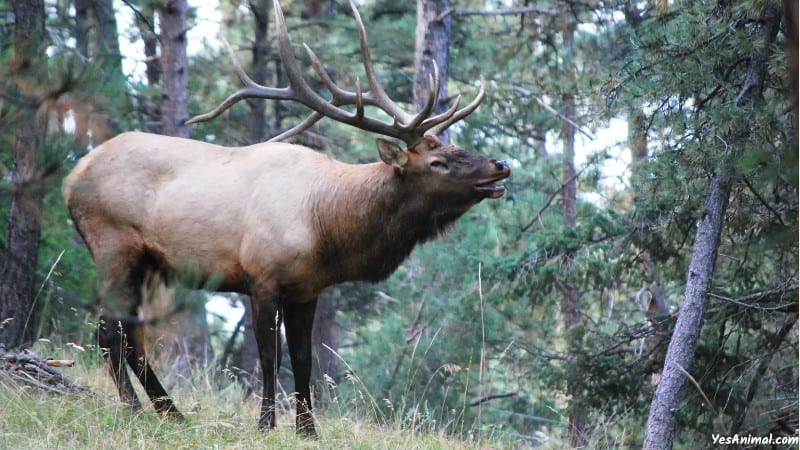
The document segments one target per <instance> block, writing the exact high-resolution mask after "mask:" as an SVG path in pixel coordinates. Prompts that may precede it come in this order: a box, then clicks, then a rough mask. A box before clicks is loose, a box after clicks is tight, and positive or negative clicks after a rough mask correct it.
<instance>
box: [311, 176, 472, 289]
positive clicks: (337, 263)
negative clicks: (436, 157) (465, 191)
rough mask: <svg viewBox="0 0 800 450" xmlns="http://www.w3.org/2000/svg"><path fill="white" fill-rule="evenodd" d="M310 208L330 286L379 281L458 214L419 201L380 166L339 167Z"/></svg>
mask: <svg viewBox="0 0 800 450" xmlns="http://www.w3.org/2000/svg"><path fill="white" fill-rule="evenodd" d="M333 184H334V186H333V187H332V188H330V189H328V190H325V189H323V190H321V191H320V192H319V194H320V195H319V198H318V200H317V202H316V204H315V205H314V217H312V220H313V221H314V226H315V229H316V230H315V231H316V232H317V236H318V237H319V243H320V244H321V245H320V247H319V248H320V254H319V257H320V258H321V261H322V262H323V263H324V264H326V265H327V266H328V267H332V268H333V269H332V270H333V271H335V274H329V275H331V276H332V277H333V278H335V281H334V282H341V281H351V280H367V281H379V280H382V279H384V278H386V277H388V276H389V275H390V274H391V273H392V272H394V270H395V269H396V268H397V266H399V265H400V263H402V262H403V260H405V259H406V257H408V255H409V254H410V253H411V251H412V250H413V249H414V246H415V245H416V244H417V243H420V242H425V241H427V240H430V239H433V238H435V237H436V236H438V235H439V234H441V233H442V232H444V231H445V230H446V229H447V227H448V225H449V224H451V223H452V222H453V221H455V220H456V219H457V218H458V217H460V216H461V214H463V212H464V211H465V210H466V208H454V207H453V205H448V204H447V201H446V199H436V198H424V195H423V194H421V193H419V192H414V187H413V186H412V183H411V180H407V179H403V178H401V177H398V176H397V175H395V174H394V172H393V169H392V168H391V167H389V166H387V165H385V164H383V163H376V164H365V165H358V166H344V167H343V170H342V173H340V174H338V178H337V181H336V183H333Z"/></svg>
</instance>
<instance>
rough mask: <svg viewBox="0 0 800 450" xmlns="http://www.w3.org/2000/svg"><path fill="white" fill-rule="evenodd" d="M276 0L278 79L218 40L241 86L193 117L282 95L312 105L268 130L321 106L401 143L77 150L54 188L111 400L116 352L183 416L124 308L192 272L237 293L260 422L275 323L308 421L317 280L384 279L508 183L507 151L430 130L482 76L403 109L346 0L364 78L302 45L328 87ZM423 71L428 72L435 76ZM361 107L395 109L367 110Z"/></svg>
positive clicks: (127, 136)
mask: <svg viewBox="0 0 800 450" xmlns="http://www.w3.org/2000/svg"><path fill="white" fill-rule="evenodd" d="M273 4H274V10H275V20H276V28H277V34H278V46H279V53H280V58H281V61H282V63H283V65H284V66H285V72H286V76H287V78H288V80H289V86H288V87H285V88H271V87H266V86H261V85H258V84H256V83H254V82H253V81H252V80H250V78H249V77H248V76H247V75H246V74H245V72H244V70H243V69H242V67H241V65H240V64H239V62H238V60H237V59H236V56H235V54H234V53H233V50H232V49H230V47H228V50H229V52H230V56H231V59H232V61H233V68H234V70H235V71H236V73H237V75H238V76H239V78H240V80H241V81H242V82H243V84H244V85H245V86H244V87H243V88H241V89H240V90H238V91H237V92H235V93H234V94H232V95H231V96H230V97H229V98H228V99H226V100H225V101H224V102H223V103H221V104H220V105H219V106H218V107H217V108H216V109H214V110H213V111H211V112H210V113H208V114H204V115H201V116H198V117H196V118H194V119H192V120H191V121H190V122H198V121H201V120H210V119H212V118H214V117H216V116H217V115H219V114H220V113H222V112H223V111H225V110H226V109H228V108H229V107H231V106H232V105H233V104H235V103H236V102H238V101H240V100H242V99H245V98H250V97H260V98H269V99H279V100H293V101H297V102H300V103H302V104H304V105H306V106H307V107H309V108H310V109H311V110H313V111H314V112H313V114H311V115H310V116H309V117H308V119H307V120H305V121H303V122H302V123H301V124H300V125H298V126H296V127H294V128H292V129H291V130H289V131H287V132H286V133H283V134H282V135H280V136H277V137H276V138H273V140H275V139H283V138H286V137H288V136H291V135H294V134H297V133H300V132H302V131H303V130H305V129H306V128H308V127H309V126H311V124H313V123H315V122H316V121H318V120H319V119H320V118H322V117H328V118H331V119H334V120H336V121H340V122H343V123H345V124H349V125H352V126H354V127H357V128H359V129H362V130H366V131H370V132H374V133H376V134H380V135H383V136H387V137H390V138H395V139H398V140H400V141H403V142H405V144H406V145H407V147H406V148H402V147H401V146H400V145H398V144H396V143H393V142H390V141H388V140H385V139H380V138H379V139H378V140H377V147H378V154H379V156H380V159H381V161H379V162H376V163H368V164H357V165H350V164H345V163H342V162H338V161H336V160H333V159H331V158H329V157H327V156H325V155H322V154H320V153H318V152H316V151H313V150H311V149H309V148H305V147H302V146H298V145H292V144H287V143H279V142H266V143H260V144H256V145H251V146H247V147H240V148H230V147H222V146H218V145H213V144H209V143H204V142H199V141H193V140H188V139H180V138H174V137H167V136H159V135H153V134H146V133H139V132H129V133H124V134H121V135H119V136H117V137H115V138H113V139H111V140H109V141H107V142H105V143H104V144H102V145H101V146H99V147H97V148H96V149H94V150H92V151H91V152H89V153H88V154H87V155H86V156H84V157H83V158H82V159H81V160H80V161H79V162H78V163H77V165H76V167H75V168H74V170H73V171H72V172H71V173H70V174H69V175H68V176H67V178H66V179H65V181H64V184H63V194H64V199H65V201H66V204H67V207H68V209H69V213H70V215H71V217H72V220H73V222H74V224H75V226H76V228H77V230H78V232H79V233H80V235H81V236H82V237H83V240H84V241H85V243H86V245H87V246H88V248H89V251H90V253H91V255H92V258H93V259H94V261H95V263H96V265H97V268H98V274H99V277H100V279H101V280H103V281H102V282H101V286H100V289H99V292H98V305H99V306H98V309H99V313H100V317H101V320H100V322H99V325H98V331H97V336H98V343H99V346H100V348H101V349H103V355H104V358H105V360H106V362H107V365H108V368H109V372H110V374H111V376H112V377H113V379H114V382H115V384H116V386H117V390H118V391H119V395H120V398H121V399H122V401H123V402H127V403H129V404H131V405H133V406H134V407H139V406H140V404H139V399H138V398H137V397H136V393H135V392H134V389H133V386H132V383H131V379H130V378H129V375H128V373H127V371H126V366H125V365H126V363H127V365H129V366H130V367H131V369H132V370H133V374H134V375H135V376H136V378H138V380H139V382H140V383H141V384H142V385H143V387H144V390H145V392H146V393H147V395H148V397H149V398H150V400H151V402H152V403H153V406H154V408H155V410H156V411H158V412H159V413H163V414H167V415H171V416H174V417H176V418H182V416H181V414H180V412H178V409H177V408H176V407H175V404H174V403H173V401H172V399H171V398H170V397H169V396H168V394H167V392H166V391H165V389H164V388H163V386H162V385H161V384H160V382H159V380H158V378H157V377H156V375H155V374H154V373H153V370H152V368H151V367H150V365H149V363H148V362H147V359H146V357H145V354H144V348H143V344H142V334H143V323H142V321H141V320H137V317H136V315H137V310H138V307H139V305H141V304H142V301H143V300H144V301H146V300H147V295H148V292H149V288H148V287H149V286H154V285H155V286H163V285H170V284H172V283H175V282H183V283H186V282H190V283H192V284H193V285H194V286H202V287H205V288H210V289H212V290H217V291H227V292H237V293H241V294H245V295H248V296H249V297H250V299H251V302H252V308H253V328H254V331H255V335H256V341H257V344H258V348H259V357H260V363H261V368H262V373H263V374H264V384H263V400H262V404H261V412H260V416H259V421H258V424H259V427H260V428H262V429H265V430H267V429H269V428H274V427H275V411H274V409H275V389H276V386H275V383H276V377H275V375H276V373H277V372H276V371H277V369H278V367H279V366H280V362H281V346H280V341H279V339H280V332H279V329H280V326H281V323H282V324H283V326H284V330H285V335H286V339H287V344H288V348H289V356H290V358H291V363H292V370H293V372H294V380H295V400H296V427H297V431H298V432H305V433H308V434H315V428H314V421H313V418H312V406H311V395H310V390H309V379H310V375H311V328H312V323H313V320H314V311H315V308H316V301H317V296H318V294H319V293H320V291H322V290H323V289H324V288H326V287H327V286H330V285H332V284H335V283H340V282H344V281H351V280H353V281H354V280H367V281H378V280H381V279H384V278H386V277H387V276H389V275H390V274H391V273H392V272H393V271H394V270H395V269H396V268H397V266H398V265H399V264H400V263H401V262H402V261H403V260H404V259H405V258H406V257H407V256H408V254H409V253H410V252H411V250H412V249H413V248H414V246H415V245H416V244H417V243H421V242H424V241H427V240H429V239H432V238H434V237H436V236H437V235H438V234H440V233H441V232H443V230H445V229H446V228H447V227H448V225H449V224H451V223H453V222H454V221H455V220H456V219H457V218H459V217H460V216H462V215H463V214H464V213H465V212H466V211H467V210H469V209H470V208H471V207H472V206H474V205H475V204H477V203H479V202H480V201H482V200H484V199H487V198H489V199H497V198H500V197H502V196H503V195H504V193H505V187H503V186H502V185H500V184H498V181H500V180H502V179H504V178H506V177H508V176H509V175H510V173H511V171H510V168H509V165H508V164H507V163H505V162H504V161H497V160H494V159H489V158H486V157H484V156H479V155H476V154H473V153H469V152H467V151H465V150H463V149H461V148H458V147H456V146H453V145H444V144H442V143H441V142H440V141H439V140H438V139H437V138H436V133H439V132H441V131H442V130H444V129H446V128H447V127H449V126H450V125H452V124H453V123H455V122H456V121H458V120H461V119H463V118H464V117H466V116H467V115H468V114H470V113H471V112H472V111H474V110H475V108H477V107H478V105H479V104H480V102H481V100H482V99H483V96H484V88H483V86H482V87H481V89H480V91H479V93H478V95H477V97H476V98H475V100H473V101H472V102H471V103H470V104H468V105H467V106H466V107H464V108H463V109H458V100H456V101H455V102H454V105H453V106H452V107H451V108H450V109H449V110H447V111H446V112H444V113H440V114H433V106H434V105H435V104H436V102H437V98H436V94H437V93H438V92H439V89H438V88H436V86H434V88H433V89H431V97H430V98H429V99H428V101H427V104H426V106H425V108H424V109H423V110H422V111H420V112H419V113H417V114H408V113H406V112H405V111H403V110H402V109H401V108H400V107H399V106H398V105H397V104H396V103H394V102H393V101H392V100H390V99H389V97H388V95H387V94H386V93H385V91H384V90H383V89H382V88H381V86H380V84H379V83H378V81H377V78H376V77H375V74H374V73H373V70H372V64H371V58H370V54H369V50H368V46H367V40H366V32H365V30H364V25H363V23H362V21H361V18H360V16H359V14H358V11H357V9H356V7H355V5H354V4H353V3H352V2H351V3H350V6H351V9H352V10H353V14H354V16H355V20H356V23H357V25H358V31H359V39H360V44H361V50H362V57H363V64H364V68H365V72H366V80H367V84H368V89H367V90H366V91H362V89H361V87H360V84H359V83H358V82H356V89H355V91H347V90H344V89H341V88H340V87H339V86H337V85H336V84H335V83H334V82H333V81H332V80H331V79H330V78H329V77H328V75H327V74H326V73H325V71H324V69H323V67H322V64H321V63H320V62H319V60H318V59H317V58H316V56H315V55H314V53H313V52H312V51H311V50H310V49H309V48H308V47H307V46H306V47H305V48H306V51H307V52H308V55H309V57H310V60H311V63H312V65H313V67H314V69H315V71H316V73H317V74H318V76H319V77H320V79H321V81H322V82H323V83H324V84H325V86H326V87H327V88H328V90H329V91H330V93H331V96H332V99H331V100H326V99H325V98H324V97H322V96H320V95H319V94H318V93H317V92H315V91H314V90H313V89H312V88H311V86H310V85H309V84H308V82H307V81H306V80H305V79H304V78H303V76H302V73H301V70H300V66H299V63H298V61H297V60H296V59H295V56H294V53H293V50H292V46H291V43H290V41H289V37H288V33H287V29H286V24H285V23H284V18H283V13H282V11H281V9H280V5H279V4H278V1H277V0H274V2H273ZM434 72H435V71H434ZM430 81H431V82H432V84H434V85H436V84H438V83H439V79H438V74H436V73H435V74H434V76H432V77H431V79H430ZM482 84H483V83H482ZM365 105H368V106H372V107H377V108H379V109H380V110H382V111H384V112H385V113H387V114H388V115H389V116H390V117H391V118H392V120H391V121H383V120H380V119H376V118H373V117H369V116H367V115H365V114H364V109H365ZM342 106H349V107H351V108H353V109H354V111H352V112H351V111H348V110H347V109H343V108H341V107H342ZM187 280H188V281H187Z"/></svg>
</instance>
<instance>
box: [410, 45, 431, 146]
mask: <svg viewBox="0 0 800 450" xmlns="http://www.w3.org/2000/svg"><path fill="white" fill-rule="evenodd" d="M432 63H433V75H431V74H428V86H430V89H431V93H430V95H428V101H427V102H426V103H425V107H423V108H422V111H420V112H419V113H417V115H415V116H414V118H413V119H411V121H410V122H409V124H408V127H407V128H408V129H409V130H415V129H417V128H419V125H420V124H421V123H422V122H423V121H424V120H425V119H426V118H428V117H429V116H430V115H431V112H432V111H433V108H434V107H435V106H436V104H437V103H438V102H439V65H438V64H436V61H432ZM423 131H424V130H423Z"/></svg>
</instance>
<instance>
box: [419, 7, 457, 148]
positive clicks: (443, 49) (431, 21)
mask: <svg viewBox="0 0 800 450" xmlns="http://www.w3.org/2000/svg"><path fill="white" fill-rule="evenodd" d="M448 9H450V0H417V39H416V50H415V51H414V107H415V109H416V110H417V111H420V110H422V108H424V107H425V103H426V102H427V101H428V97H429V96H430V94H431V89H432V88H433V87H432V86H430V83H429V79H430V77H431V76H433V64H434V62H435V63H436V66H437V67H438V68H439V79H440V85H439V101H438V103H437V104H436V106H435V108H434V110H435V112H436V113H437V114H438V113H441V112H444V111H446V110H447V103H448V102H447V80H448V73H449V72H448V71H449V59H450V14H448V15H447V16H445V17H444V18H443V19H440V17H441V15H442V13H444V12H445V11H447V10H448ZM439 139H440V140H441V141H442V142H444V143H449V142H450V134H449V132H448V131H447V130H445V131H444V132H442V133H441V134H439Z"/></svg>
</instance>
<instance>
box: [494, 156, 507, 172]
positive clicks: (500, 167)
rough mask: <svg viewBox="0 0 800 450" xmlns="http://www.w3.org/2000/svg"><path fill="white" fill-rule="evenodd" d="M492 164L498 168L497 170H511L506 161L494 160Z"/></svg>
mask: <svg viewBox="0 0 800 450" xmlns="http://www.w3.org/2000/svg"><path fill="white" fill-rule="evenodd" d="M492 162H493V163H494V166H495V167H496V168H497V170H508V168H509V167H508V163H507V162H505V161H497V160H496V159H493V160H492Z"/></svg>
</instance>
